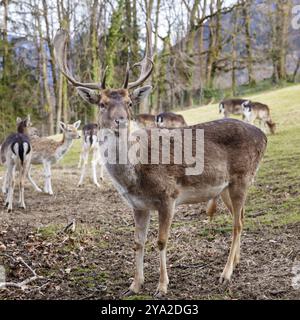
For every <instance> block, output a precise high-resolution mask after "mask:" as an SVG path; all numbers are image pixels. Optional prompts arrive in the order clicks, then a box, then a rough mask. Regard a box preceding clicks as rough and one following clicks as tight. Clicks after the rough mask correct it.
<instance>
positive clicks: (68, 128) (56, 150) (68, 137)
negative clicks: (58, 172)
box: [28, 120, 80, 195]
mask: <svg viewBox="0 0 300 320" xmlns="http://www.w3.org/2000/svg"><path fill="white" fill-rule="evenodd" d="M79 126H80V120H78V121H76V122H75V123H73V124H65V123H63V122H60V129H61V130H62V132H63V136H62V139H61V140H60V141H55V140H53V139H49V138H46V137H38V136H36V135H34V136H32V137H31V138H30V142H31V146H32V157H31V164H42V165H43V169H44V176H45V185H44V192H45V193H48V194H50V195H53V190H52V184H51V165H52V164H55V163H56V162H58V161H59V160H60V159H62V158H63V157H64V156H65V154H66V153H67V152H68V151H69V150H70V148H71V146H72V143H73V140H74V139H79V138H80V135H79V132H78V130H77V129H78V128H79ZM28 179H29V181H30V182H31V184H32V185H33V187H34V188H35V190H36V191H38V192H42V190H41V188H39V187H38V186H37V184H36V183H35V181H34V180H33V179H32V177H31V174H30V169H29V171H28Z"/></svg>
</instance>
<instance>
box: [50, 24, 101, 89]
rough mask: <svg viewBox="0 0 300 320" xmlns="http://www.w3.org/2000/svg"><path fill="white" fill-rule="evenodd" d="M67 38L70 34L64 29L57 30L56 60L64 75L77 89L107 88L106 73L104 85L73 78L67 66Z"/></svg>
mask: <svg viewBox="0 0 300 320" xmlns="http://www.w3.org/2000/svg"><path fill="white" fill-rule="evenodd" d="M67 37H68V32H67V31H66V30H64V29H59V30H57V32H56V35H55V37H54V40H53V45H54V56H55V60H56V62H57V65H58V67H59V69H60V71H61V72H62V74H63V75H64V76H65V77H66V78H67V79H68V80H69V81H70V82H71V83H72V85H73V86H75V87H84V88H89V89H96V90H99V89H103V87H104V88H105V73H104V76H103V80H102V83H82V82H79V81H77V80H76V79H75V78H74V77H73V76H72V74H71V72H70V70H69V68H68V65H67ZM103 84H104V86H103Z"/></svg>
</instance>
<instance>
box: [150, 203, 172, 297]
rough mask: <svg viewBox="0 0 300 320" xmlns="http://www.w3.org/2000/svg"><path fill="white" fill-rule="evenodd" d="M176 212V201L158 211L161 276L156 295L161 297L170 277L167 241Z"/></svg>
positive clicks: (165, 290) (165, 291)
mask: <svg viewBox="0 0 300 320" xmlns="http://www.w3.org/2000/svg"><path fill="white" fill-rule="evenodd" d="M174 212H175V203H174V202H171V201H170V203H168V204H164V205H163V206H162V208H161V209H160V210H159V211H158V221H159V229H158V241H157V245H158V249H159V255H160V276H159V284H158V287H157V290H156V293H155V296H157V297H160V296H163V295H165V294H166V293H167V290H168V284H169V278H168V273H167V241H168V238H169V233H170V227H171V223H172V220H173V216H174Z"/></svg>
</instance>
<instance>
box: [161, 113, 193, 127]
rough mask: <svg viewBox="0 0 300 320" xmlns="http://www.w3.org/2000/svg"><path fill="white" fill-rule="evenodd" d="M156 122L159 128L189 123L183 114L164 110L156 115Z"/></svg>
mask: <svg viewBox="0 0 300 320" xmlns="http://www.w3.org/2000/svg"><path fill="white" fill-rule="evenodd" d="M155 123H156V126H157V127H158V128H180V127H186V126H187V124H186V122H185V120H184V117H183V116H182V115H181V114H176V113H173V112H162V113H160V114H158V115H157V116H156V117H155Z"/></svg>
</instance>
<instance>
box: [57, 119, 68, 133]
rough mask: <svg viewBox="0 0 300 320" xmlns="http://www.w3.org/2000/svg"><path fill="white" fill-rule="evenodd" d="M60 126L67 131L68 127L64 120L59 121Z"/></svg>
mask: <svg viewBox="0 0 300 320" xmlns="http://www.w3.org/2000/svg"><path fill="white" fill-rule="evenodd" d="M59 127H60V128H61V130H62V131H65V130H66V129H67V126H66V124H65V123H64V122H62V121H59Z"/></svg>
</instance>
